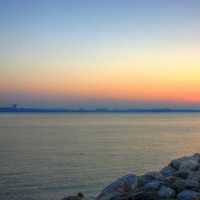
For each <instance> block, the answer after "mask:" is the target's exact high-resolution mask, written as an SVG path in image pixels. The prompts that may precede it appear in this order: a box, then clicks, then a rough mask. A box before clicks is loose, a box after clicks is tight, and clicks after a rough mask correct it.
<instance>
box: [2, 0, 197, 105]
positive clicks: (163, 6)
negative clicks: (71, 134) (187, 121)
mask: <svg viewBox="0 0 200 200" xmlns="http://www.w3.org/2000/svg"><path fill="white" fill-rule="evenodd" d="M199 10H200V1H198V0H190V1H188V0H169V1H160V0H152V1H148V0H135V1H132V0H123V1H122V0H121V1H115V0H103V1H97V0H83V1H82V0H67V1H65V0H57V1H54V0H10V1H4V0H2V1H0V27H1V28H0V42H1V45H0V107H4V106H9V105H12V104H17V105H20V106H25V107H44V108H45V107H70V108H80V107H83V108H104V107H105V108H151V107H158V108H160V107H170V108H182V107H187V108H200V59H199V52H200V38H199V35H200V26H199V22H200V12H199Z"/></svg>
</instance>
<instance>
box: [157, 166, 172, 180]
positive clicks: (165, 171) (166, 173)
mask: <svg viewBox="0 0 200 200" xmlns="http://www.w3.org/2000/svg"><path fill="white" fill-rule="evenodd" d="M175 171H176V170H175V169H174V168H172V167H170V166H167V167H164V168H163V169H161V170H160V173H161V174H162V175H163V176H165V177H168V176H173V174H174V173H175Z"/></svg>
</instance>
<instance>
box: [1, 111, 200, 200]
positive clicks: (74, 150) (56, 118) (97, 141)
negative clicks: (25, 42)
mask: <svg viewBox="0 0 200 200" xmlns="http://www.w3.org/2000/svg"><path fill="white" fill-rule="evenodd" d="M199 144H200V114H198V113H194V114H190V113H186V114H183V113H179V114H176V113H170V114H167V113H162V114H159V113H155V114H150V113H148V114H144V113H143V114H131V113H127V114H119V113H118V114H111V113H107V114H94V113H93V114H89V113H86V114H84V113H81V114H0V177H1V178H0V199H5V200H7V199H20V200H25V199H37V200H38V199H41V200H47V199H48V200H51V199H52V200H56V199H60V198H62V197H63V196H64V195H65V194H69V193H73V192H77V191H83V192H84V193H86V194H88V195H91V194H92V195H94V194H95V193H96V192H98V191H99V190H100V189H101V188H102V187H103V186H105V185H106V184H107V183H109V182H110V181H111V180H112V179H113V178H116V177H117V176H120V175H124V174H126V173H129V172H133V173H137V174H141V173H143V172H144V171H146V170H155V169H159V168H160V167H162V166H163V165H165V164H167V163H168V162H169V161H170V160H171V159H172V158H175V157H178V156H181V155H184V154H191V153H194V152H198V151H200V146H199Z"/></svg>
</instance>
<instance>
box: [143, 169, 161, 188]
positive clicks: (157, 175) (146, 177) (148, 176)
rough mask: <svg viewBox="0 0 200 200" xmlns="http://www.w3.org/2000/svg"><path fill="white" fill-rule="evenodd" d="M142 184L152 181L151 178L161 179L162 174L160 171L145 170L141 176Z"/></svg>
mask: <svg viewBox="0 0 200 200" xmlns="http://www.w3.org/2000/svg"><path fill="white" fill-rule="evenodd" d="M143 180H144V185H145V184H147V183H149V182H152V181H153V180H163V176H162V174H161V173H160V172H155V171H153V172H147V173H145V174H144V176H143Z"/></svg>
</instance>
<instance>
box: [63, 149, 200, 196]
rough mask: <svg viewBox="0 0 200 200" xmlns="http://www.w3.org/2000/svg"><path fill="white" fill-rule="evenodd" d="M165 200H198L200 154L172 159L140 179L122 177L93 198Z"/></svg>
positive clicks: (137, 177) (132, 175)
mask: <svg viewBox="0 0 200 200" xmlns="http://www.w3.org/2000/svg"><path fill="white" fill-rule="evenodd" d="M74 197H75V196H74ZM85 199H87V198H85ZM164 199H166V200H169V199H170V200H172V199H177V200H200V153H196V154H194V155H192V156H184V157H181V158H178V159H174V160H172V161H171V162H170V163H169V164H168V165H167V166H165V167H163V168H162V169H161V170H160V171H151V172H147V173H145V174H144V175H141V176H137V175H135V174H128V175H126V176H122V177H120V178H118V179H117V180H115V181H113V182H112V183H111V184H110V185H108V186H107V187H106V188H105V189H103V190H102V191H101V192H100V193H99V195H98V196H97V197H96V198H94V200H164ZM64 200H77V199H71V197H70V196H69V197H65V198H64ZM78 200H79V199H78Z"/></svg>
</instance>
